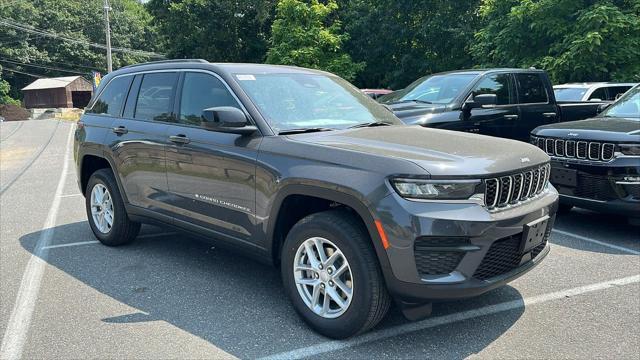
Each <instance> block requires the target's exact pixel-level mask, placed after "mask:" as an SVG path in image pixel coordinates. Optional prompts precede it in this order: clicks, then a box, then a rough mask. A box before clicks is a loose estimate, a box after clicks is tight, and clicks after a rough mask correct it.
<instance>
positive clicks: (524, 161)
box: [520, 157, 531, 163]
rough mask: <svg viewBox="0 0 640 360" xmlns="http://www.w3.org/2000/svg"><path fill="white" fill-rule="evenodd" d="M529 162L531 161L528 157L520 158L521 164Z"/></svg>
mask: <svg viewBox="0 0 640 360" xmlns="http://www.w3.org/2000/svg"><path fill="white" fill-rule="evenodd" d="M530 161H531V160H530V159H529V158H528V157H523V158H520V162H521V163H527V162H530Z"/></svg>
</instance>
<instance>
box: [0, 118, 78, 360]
mask: <svg viewBox="0 0 640 360" xmlns="http://www.w3.org/2000/svg"><path fill="white" fill-rule="evenodd" d="M72 134H73V126H71V128H70V129H69V135H68V138H67V146H66V148H65V153H64V162H63V164H64V165H63V168H62V175H61V176H60V179H59V180H58V186H57V187H56V192H55V195H54V196H53V202H52V203H51V207H50V208H49V213H48V214H47V219H46V220H45V222H44V225H43V226H42V230H41V231H40V237H39V238H38V242H37V243H36V246H35V249H34V250H33V253H32V254H31V257H30V259H29V262H28V263H27V266H26V268H25V270H24V274H23V275H22V280H21V281H20V289H19V290H18V295H17V296H16V302H15V304H14V306H13V310H12V311H11V316H10V317H9V323H8V324H7V329H6V330H5V333H4V336H3V337H2V346H1V347H0V359H19V358H20V357H21V356H22V349H23V347H24V343H25V341H26V339H27V334H28V332H29V325H30V324H31V317H32V315H33V310H34V308H35V306H36V299H37V298H38V292H39V291H40V282H41V281H42V276H43V275H44V270H45V265H46V261H47V254H48V253H49V250H48V249H47V246H48V245H49V243H51V238H53V234H54V232H55V230H54V229H55V225H56V218H57V217H58V210H59V208H60V195H61V194H62V190H63V188H64V185H65V182H66V178H67V176H66V173H67V168H68V166H69V154H70V153H71V151H70V149H71V139H72V137H71V135H72Z"/></svg>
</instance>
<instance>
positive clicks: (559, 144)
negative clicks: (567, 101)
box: [531, 136, 615, 161]
mask: <svg viewBox="0 0 640 360" xmlns="http://www.w3.org/2000/svg"><path fill="white" fill-rule="evenodd" d="M531 143H532V144H533V145H536V146H537V147H539V148H540V149H542V150H543V151H544V152H546V153H547V154H548V155H550V156H554V157H566V158H577V159H584V160H591V161H609V160H611V159H613V155H614V152H615V145H614V144H611V143H601V142H598V141H590V142H588V141H576V140H568V139H555V138H545V137H538V136H532V137H531Z"/></svg>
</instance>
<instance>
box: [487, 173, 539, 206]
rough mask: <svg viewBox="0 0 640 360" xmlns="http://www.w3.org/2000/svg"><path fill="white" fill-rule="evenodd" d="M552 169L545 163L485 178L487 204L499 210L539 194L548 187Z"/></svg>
mask: <svg viewBox="0 0 640 360" xmlns="http://www.w3.org/2000/svg"><path fill="white" fill-rule="evenodd" d="M550 170H551V168H550V165H549V164H545V165H542V166H540V167H538V168H536V169H533V170H529V171H525V172H519V173H514V174H511V175H507V176H502V177H499V178H493V179H486V180H484V185H485V192H484V201H485V206H486V207H487V208H489V209H490V210H499V209H500V208H504V207H506V206H507V205H514V204H517V203H518V202H520V201H525V200H527V199H529V198H532V197H535V196H537V195H538V194H540V193H541V192H542V191H543V190H544V189H545V188H546V185H547V183H548V182H549V173H550Z"/></svg>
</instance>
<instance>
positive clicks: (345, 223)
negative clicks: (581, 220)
mask: <svg viewBox="0 0 640 360" xmlns="http://www.w3.org/2000/svg"><path fill="white" fill-rule="evenodd" d="M281 271H282V277H283V282H284V285H285V290H286V291H287V293H288V294H289V297H290V298H291V301H292V302H293V306H294V308H295V310H296V311H297V312H298V314H300V316H301V317H302V318H303V319H304V320H305V321H306V322H307V323H308V324H309V325H310V326H311V327H312V328H313V329H314V330H316V331H317V332H319V333H321V334H322V335H325V336H327V337H331V338H335V339H343V338H346V337H349V336H353V335H356V334H358V333H362V332H364V331H367V330H369V329H370V328H372V327H373V326H375V325H376V324H377V323H378V322H379V321H380V320H381V319H382V318H383V317H384V315H385V314H386V312H387V310H388V309H389V305H390V301H391V300H390V297H389V294H388V293H387V290H386V288H385V285H384V280H383V277H382V273H381V270H380V267H379V265H378V260H377V257H376V255H375V252H374V250H373V248H372V245H371V240H370V239H369V236H368V234H367V232H366V231H365V229H364V228H363V226H362V225H361V224H360V223H359V221H358V220H357V219H356V218H355V217H354V216H353V215H352V214H351V213H349V212H347V211H341V210H332V211H326V212H321V213H317V214H312V215H309V216H307V217H305V218H304V219H302V220H300V221H299V222H298V223H297V224H296V225H294V227H293V228H292V229H291V231H290V232H289V234H288V235H287V238H286V240H285V244H284V246H283V249H282V263H281Z"/></svg>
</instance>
